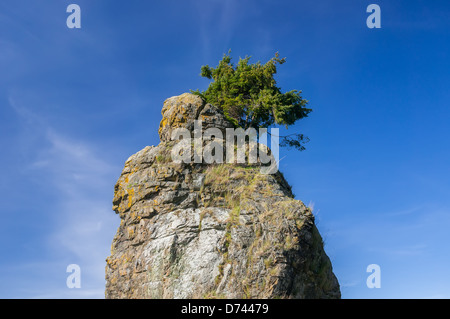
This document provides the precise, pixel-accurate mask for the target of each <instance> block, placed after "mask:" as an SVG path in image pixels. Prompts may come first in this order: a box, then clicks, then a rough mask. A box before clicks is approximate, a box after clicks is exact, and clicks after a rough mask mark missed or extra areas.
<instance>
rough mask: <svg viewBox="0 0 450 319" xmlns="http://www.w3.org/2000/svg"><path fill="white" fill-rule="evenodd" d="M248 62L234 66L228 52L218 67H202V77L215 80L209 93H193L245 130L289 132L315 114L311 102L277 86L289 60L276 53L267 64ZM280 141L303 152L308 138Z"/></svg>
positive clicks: (243, 60) (299, 135) (296, 135)
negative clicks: (281, 69) (277, 78)
mask: <svg viewBox="0 0 450 319" xmlns="http://www.w3.org/2000/svg"><path fill="white" fill-rule="evenodd" d="M249 60H250V57H245V58H244V59H242V58H240V59H239V62H238V63H237V65H234V64H233V63H232V62H231V56H230V51H229V52H228V54H224V56H223V58H222V60H221V61H220V62H219V65H218V66H217V67H215V68H212V67H210V66H208V65H204V66H202V67H201V74H200V75H201V76H203V77H206V78H208V79H210V80H213V81H212V82H211V83H210V84H209V87H208V88H207V89H206V91H202V92H200V91H199V90H196V91H192V90H191V92H192V93H194V94H197V95H199V96H201V97H202V98H203V99H204V100H205V101H206V102H207V103H211V104H213V105H215V106H217V107H219V108H221V109H222V110H223V112H224V114H225V116H226V117H227V119H228V120H230V121H231V122H232V123H233V124H234V125H235V126H236V127H242V128H243V129H244V130H245V129H248V128H250V127H253V128H255V129H257V130H258V128H260V127H265V128H269V127H270V126H274V125H284V126H285V127H286V128H288V127H289V126H290V125H293V124H294V123H295V122H296V121H297V120H299V119H302V118H304V117H307V116H308V114H309V113H310V112H311V111H312V110H311V109H309V108H307V107H306V105H307V103H308V101H307V100H305V99H303V98H302V96H301V93H302V91H299V90H292V91H289V92H286V93H282V92H281V89H280V88H279V87H277V85H276V81H275V79H274V75H275V74H276V73H277V64H280V65H281V64H283V63H285V62H286V58H280V56H279V54H278V53H276V54H275V56H274V57H273V58H272V59H270V60H269V61H268V62H267V63H265V64H261V63H260V62H257V63H253V64H249ZM280 138H281V140H280V145H281V146H289V147H295V148H297V149H299V150H304V149H305V147H304V146H303V144H304V143H305V142H307V141H308V138H307V137H306V136H304V135H303V134H297V133H296V134H290V135H286V136H281V137H280Z"/></svg>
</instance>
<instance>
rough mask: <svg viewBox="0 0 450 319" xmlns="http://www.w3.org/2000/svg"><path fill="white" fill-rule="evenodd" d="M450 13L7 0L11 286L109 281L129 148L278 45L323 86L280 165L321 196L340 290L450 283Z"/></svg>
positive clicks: (435, 6)
mask: <svg viewBox="0 0 450 319" xmlns="http://www.w3.org/2000/svg"><path fill="white" fill-rule="evenodd" d="M70 3H76V4H78V5H79V6H80V7H81V19H82V20H81V26H82V27H81V29H68V28H67V26H66V18H67V16H68V15H69V14H68V13H66V8H67V6H68V5H69V4H70ZM371 3H376V4H378V5H379V6H380V8H381V24H382V25H381V26H382V28H381V29H369V28H367V26H366V18H367V16H368V15H369V14H368V13H366V8H367V6H368V5H369V4H371ZM449 16H450V4H449V3H448V1H445V0H442V1H441V0H434V1H419V0H409V1H403V0H402V1H400V0H399V1H395V2H394V1H384V0H371V1H366V0H358V1H354V0H340V1H337V0H320V1H317V0H307V1H304V0H296V1H268V0H266V1H264V0H258V1H256V0H255V1H237V0H222V1H216V0H198V1H190V0H187V1H175V0H172V1H170V0H169V1H145V2H144V1H138V0H131V1H121V2H119V1H115V2H114V3H112V1H106V0H96V1H85V0H76V1H61V0H48V1H37V0H34V1H32V0H27V1H25V0H15V1H11V0H9V1H2V2H1V3H0V30H1V31H0V70H1V72H0V121H1V122H0V123H1V125H0V147H1V150H2V152H1V154H2V155H1V157H0V169H1V173H2V178H1V179H0V200H1V203H2V205H1V206H2V210H1V216H2V223H1V224H0V242H1V244H0V256H1V258H0V297H1V298H80V297H81V298H103V297H104V266H105V258H106V257H107V256H108V255H109V249H110V244H111V241H112V238H113V236H114V234H115V232H116V230H117V227H118V225H119V218H118V216H116V215H115V214H114V212H113V211H112V210H111V206H112V204H111V201H112V197H113V189H114V184H115V182H116V180H117V179H118V177H119V175H120V173H121V170H122V167H123V164H124V162H125V160H126V159H127V158H128V157H129V156H130V155H131V154H134V153H136V152H137V151H139V150H140V149H142V148H144V147H145V146H147V145H156V144H157V143H158V142H159V139H158V135H157V128H158V125H159V121H160V119H161V114H160V111H161V107H162V103H163V101H164V100H165V99H166V98H168V97H171V96H174V95H179V94H181V93H184V92H187V91H189V90H190V89H202V90H203V89H206V87H207V85H208V81H207V80H206V79H204V78H201V77H200V76H199V73H200V66H201V65H204V64H209V65H212V66H215V65H216V63H217V62H218V61H219V59H220V58H221V57H222V55H223V54H224V53H225V52H227V51H228V49H231V50H232V56H233V58H234V61H235V62H237V60H238V58H239V57H240V56H241V57H244V56H245V55H250V56H252V57H253V58H252V61H254V62H256V61H258V60H260V61H262V62H265V61H267V60H268V59H270V58H271V57H272V56H273V55H274V53H275V52H277V51H279V52H280V54H281V55H282V56H284V57H286V58H287V63H286V64H284V65H282V66H281V67H280V68H279V72H278V74H277V81H278V84H279V86H280V87H281V88H282V89H283V90H286V91H287V90H292V89H300V90H303V95H304V97H305V98H306V99H308V100H309V101H310V104H309V106H310V107H311V108H312V109H313V110H314V111H313V112H312V113H311V114H310V116H309V118H307V119H304V120H302V121H300V122H298V124H296V125H295V126H293V127H291V128H289V130H288V131H289V132H302V133H305V134H306V135H308V136H309V137H310V139H311V141H310V142H309V143H308V144H307V145H306V146H307V150H306V151H304V152H295V151H288V150H283V149H282V150H281V154H280V157H283V160H282V161H281V163H280V169H281V171H282V172H283V173H284V174H285V176H286V178H287V180H288V181H289V182H290V184H291V185H292V186H293V190H294V193H295V195H296V198H297V199H300V200H302V201H303V202H305V204H307V205H311V206H313V207H314V213H315V215H316V221H317V225H318V227H319V230H320V232H321V234H322V236H323V237H324V241H325V249H326V252H327V254H328V255H329V256H330V258H331V260H332V263H333V267H334V271H335V274H336V275H337V277H338V279H339V282H340V284H341V290H342V297H343V298H450V288H449V287H450V273H449V272H448V269H449V266H450V248H449V246H448V243H449V242H450V232H449V231H448V228H449V226H450V196H449V195H450V192H449V190H450V170H449V168H448V165H449V163H450V140H449V136H450V128H449V125H448V120H449V118H450V108H449V107H448V106H449V101H450V93H449V92H450V90H449V88H450V72H449V71H450V62H449V61H450V53H449V52H450V19H448V17H449ZM73 263H75V264H78V265H80V267H81V288H80V289H76V288H74V289H69V288H67V287H66V278H67V276H68V273H66V267H67V265H69V264H73ZM369 264H378V265H380V267H381V288H374V289H369V288H367V286H366V278H367V276H368V275H369V273H367V272H366V268H367V266H368V265H369Z"/></svg>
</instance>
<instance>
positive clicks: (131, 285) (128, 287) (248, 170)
mask: <svg viewBox="0 0 450 319" xmlns="http://www.w3.org/2000/svg"><path fill="white" fill-rule="evenodd" d="M162 115H163V118H162V121H161V124H160V128H159V135H160V139H161V143H160V144H159V145H157V146H147V147H146V148H144V149H143V150H141V151H139V152H138V153H136V154H134V155H132V156H131V157H130V158H129V159H128V160H127V161H126V163H125V168H124V169H123V171H122V174H121V175H120V178H119V180H118V181H117V184H116V185H115V192H114V200H113V210H114V211H115V212H116V213H117V214H119V216H120V219H121V223H120V226H119V228H118V230H117V234H116V235H115V237H114V239H113V243H112V246H111V256H109V257H108V258H107V259H106V263H107V265H106V291H105V295H106V298H340V290H339V284H338V281H337V279H336V277H335V276H334V274H333V272H332V266H331V263H330V260H329V258H328V257H327V255H326V254H325V252H324V249H323V242H322V238H321V236H320V234H319V232H318V230H317V228H316V226H315V224H314V216H313V214H312V212H311V210H310V209H309V208H308V207H306V206H305V205H304V204H303V203H302V202H301V201H299V200H295V199H294V198H293V195H292V192H291V188H290V186H289V184H288V183H287V182H286V180H285V179H284V177H283V175H282V174H281V173H280V172H277V173H275V174H261V173H260V170H259V167H258V165H238V164H205V163H175V162H174V161H173V160H172V158H171V150H172V148H173V146H174V144H175V143H176V141H172V140H171V132H172V130H173V129H174V128H179V127H181V128H187V129H189V130H193V123H194V121H195V120H197V119H201V120H202V123H203V128H204V129H206V128H208V127H218V128H220V129H225V128H227V127H232V125H231V124H230V123H229V122H228V121H227V120H226V119H225V117H224V116H223V114H222V113H221V112H220V111H219V110H218V109H217V108H215V107H214V106H212V105H210V104H205V103H204V102H203V101H202V99H201V98H200V97H198V96H196V95H192V94H188V93H185V94H182V95H180V96H177V97H172V98H169V99H167V100H166V101H165V102H164V106H163V109H162Z"/></svg>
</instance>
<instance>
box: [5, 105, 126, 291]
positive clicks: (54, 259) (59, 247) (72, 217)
mask: <svg viewBox="0 0 450 319" xmlns="http://www.w3.org/2000/svg"><path fill="white" fill-rule="evenodd" d="M9 101H10V105H11V107H12V108H13V109H14V110H15V112H16V114H17V115H18V117H19V118H20V119H21V120H22V121H25V122H32V123H33V124H35V125H32V126H27V127H28V128H29V130H28V131H27V132H25V133H24V134H31V135H37V136H39V137H40V140H39V141H38V147H36V148H35V149H33V150H31V151H32V152H34V155H32V156H30V158H31V160H30V162H29V163H28V165H27V167H26V170H27V173H28V174H29V175H30V176H39V180H40V182H41V184H42V186H43V187H45V188H51V189H52V190H53V191H52V193H53V194H55V196H54V197H53V198H54V200H53V202H52V203H51V207H52V211H50V212H49V211H46V212H40V213H42V214H43V215H45V216H46V217H47V218H48V217H50V220H51V225H50V226H49V227H50V232H49V233H48V234H42V236H45V237H46V238H45V240H43V242H44V243H45V245H46V247H40V249H42V250H43V251H48V252H50V253H49V254H50V255H49V257H48V259H46V260H39V261H35V260H29V263H30V265H34V266H33V268H36V265H38V266H37V267H38V268H39V269H41V270H42V271H43V272H47V275H46V276H47V277H49V276H50V277H52V274H51V272H55V270H56V271H57V273H55V274H54V276H53V278H51V279H50V280H49V281H48V283H47V286H45V287H42V282H39V283H38V281H36V282H33V281H30V280H27V284H26V288H25V289H24V290H23V291H25V292H26V293H27V294H28V295H29V297H30V298H34V297H37V298H40V297H42V296H45V298H102V297H103V296H104V294H103V291H104V267H105V258H106V257H107V256H108V255H109V248H110V244H111V241H112V238H113V236H114V233H115V231H116V229H117V226H118V222H119V221H118V218H117V216H115V215H114V213H113V212H112V210H111V198H112V192H113V186H114V180H115V178H117V174H119V173H120V167H116V166H114V165H112V164H111V163H110V161H109V160H108V158H106V156H105V155H103V154H106V153H104V152H102V149H101V147H100V146H99V145H92V144H90V142H89V141H84V140H80V139H77V138H74V137H68V136H66V135H64V134H63V133H61V132H59V131H56V130H55V129H53V128H52V127H51V126H50V125H49V124H48V123H46V120H45V116H43V115H39V114H36V113H35V112H33V111H31V110H30V109H29V108H27V107H24V106H19V105H17V104H16V103H15V102H14V100H13V99H11V98H10V100H9ZM30 127H31V129H30ZM37 191H38V190H37ZM70 263H76V264H79V265H80V267H81V271H82V278H81V279H82V288H81V289H69V288H65V287H64V286H65V281H64V280H65V276H68V274H66V273H65V272H66V268H65V267H66V266H67V265H68V264H70ZM22 266H24V267H26V264H24V265H22ZM41 276H42V275H41ZM24 280H25V279H24ZM35 285H39V287H36V286H35ZM61 285H62V288H61ZM65 289H67V291H66V290H65Z"/></svg>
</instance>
